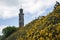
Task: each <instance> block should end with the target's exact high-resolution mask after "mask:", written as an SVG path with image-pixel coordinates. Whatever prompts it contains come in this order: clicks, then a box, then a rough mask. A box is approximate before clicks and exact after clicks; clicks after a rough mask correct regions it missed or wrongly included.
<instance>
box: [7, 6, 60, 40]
mask: <svg viewBox="0 0 60 40" xmlns="http://www.w3.org/2000/svg"><path fill="white" fill-rule="evenodd" d="M59 11H60V6H59V7H57V9H55V10H53V12H51V13H50V14H49V15H47V16H45V17H41V18H38V19H35V20H33V21H32V22H31V23H29V24H27V25H26V26H25V27H23V28H19V30H18V31H17V32H15V33H13V34H12V35H11V36H9V37H8V38H6V40H60V12H59Z"/></svg>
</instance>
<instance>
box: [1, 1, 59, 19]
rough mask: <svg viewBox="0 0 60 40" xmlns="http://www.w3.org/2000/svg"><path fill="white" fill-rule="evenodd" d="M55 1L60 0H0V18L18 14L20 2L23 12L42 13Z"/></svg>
mask: <svg viewBox="0 0 60 40" xmlns="http://www.w3.org/2000/svg"><path fill="white" fill-rule="evenodd" d="M56 1H59V2H60V0H0V18H3V19H7V18H12V17H15V16H18V13H19V8H21V4H22V8H23V9H24V13H25V14H26V13H31V14H34V15H36V13H37V14H42V13H44V11H45V10H46V9H47V8H50V7H52V6H53V5H54V4H55V2H56ZM37 16H38V15H37Z"/></svg>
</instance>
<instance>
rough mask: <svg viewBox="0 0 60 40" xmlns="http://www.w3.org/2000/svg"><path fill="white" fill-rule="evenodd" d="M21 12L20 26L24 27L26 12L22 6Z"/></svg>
mask: <svg viewBox="0 0 60 40" xmlns="http://www.w3.org/2000/svg"><path fill="white" fill-rule="evenodd" d="M19 11H20V13H19V27H23V26H24V13H23V9H22V8H21V9H20V10H19Z"/></svg>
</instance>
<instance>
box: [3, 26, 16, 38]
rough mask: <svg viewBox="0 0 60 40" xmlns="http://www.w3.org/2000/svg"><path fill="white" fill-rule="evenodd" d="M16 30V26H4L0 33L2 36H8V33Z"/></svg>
mask: <svg viewBox="0 0 60 40" xmlns="http://www.w3.org/2000/svg"><path fill="white" fill-rule="evenodd" d="M16 30H17V28H16V27H15V26H7V27H6V28H4V29H3V30H2V33H3V35H4V37H5V38H6V37H8V36H9V35H11V34H12V33H13V32H15V31H16Z"/></svg>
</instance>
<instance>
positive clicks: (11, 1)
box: [0, 0, 19, 6]
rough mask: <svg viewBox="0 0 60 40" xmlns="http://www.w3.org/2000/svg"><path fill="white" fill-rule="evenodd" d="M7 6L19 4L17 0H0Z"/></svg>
mask: <svg viewBox="0 0 60 40" xmlns="http://www.w3.org/2000/svg"><path fill="white" fill-rule="evenodd" d="M0 1H2V2H3V3H4V4H5V5H7V6H17V5H19V0H0Z"/></svg>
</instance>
